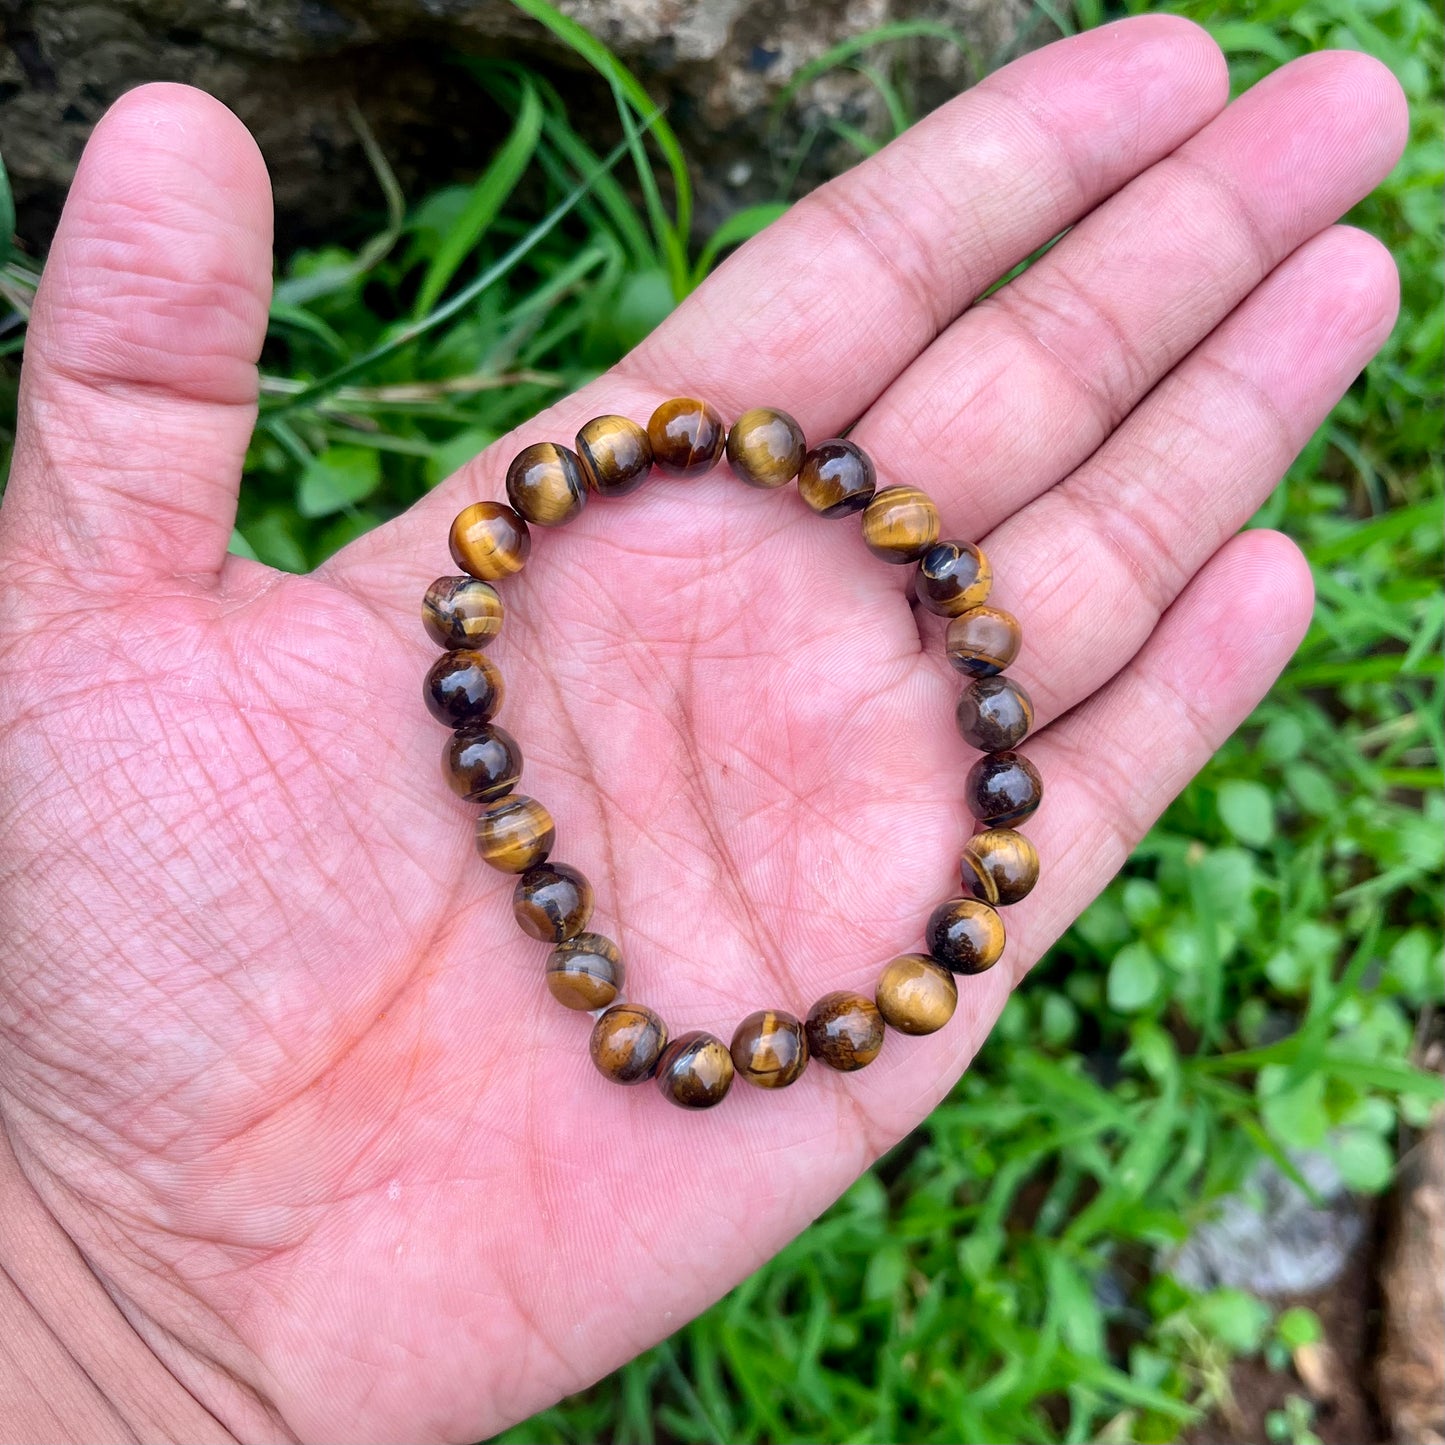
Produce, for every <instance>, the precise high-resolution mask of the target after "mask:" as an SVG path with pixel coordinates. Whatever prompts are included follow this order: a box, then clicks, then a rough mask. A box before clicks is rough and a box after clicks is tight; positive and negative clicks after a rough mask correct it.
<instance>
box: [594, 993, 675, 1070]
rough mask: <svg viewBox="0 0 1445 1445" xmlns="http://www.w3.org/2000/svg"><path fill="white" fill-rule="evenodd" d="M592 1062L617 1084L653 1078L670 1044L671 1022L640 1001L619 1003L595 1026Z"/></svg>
mask: <svg viewBox="0 0 1445 1445" xmlns="http://www.w3.org/2000/svg"><path fill="white" fill-rule="evenodd" d="M588 1047H589V1050H590V1052H591V1054H592V1062H593V1063H594V1064H596V1065H597V1067H598V1068H599V1069H600V1070H601V1071H602V1073H604V1074H605V1075H606V1076H607V1077H608V1078H609V1079H611V1080H612V1082H613V1083H614V1084H640V1083H641V1082H642V1081H643V1080H644V1079H650V1078H651V1077H652V1074H653V1070H655V1069H656V1068H657V1061H658V1059H660V1058H661V1057H662V1051H663V1049H664V1048H666V1047H667V1025H666V1024H665V1023H663V1021H662V1020H661V1019H660V1018H658V1016H657V1015H656V1014H655V1013H653V1011H652V1010H651V1009H650V1008H643V1006H642V1005H641V1004H640V1003H615V1004H613V1005H612V1007H611V1008H610V1009H608V1010H607V1012H606V1013H605V1014H603V1015H602V1016H601V1017H600V1018H599V1019H598V1020H597V1022H596V1023H595V1024H593V1025H592V1039H591V1042H590V1044H589V1046H588Z"/></svg>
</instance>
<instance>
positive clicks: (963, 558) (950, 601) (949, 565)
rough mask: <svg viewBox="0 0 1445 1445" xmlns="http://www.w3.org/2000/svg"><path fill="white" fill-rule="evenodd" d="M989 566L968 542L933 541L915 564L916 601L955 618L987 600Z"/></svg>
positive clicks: (989, 575)
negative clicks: (916, 571)
mask: <svg viewBox="0 0 1445 1445" xmlns="http://www.w3.org/2000/svg"><path fill="white" fill-rule="evenodd" d="M992 586H993V568H992V567H990V566H989V564H988V558H987V557H985V556H984V555H983V553H982V552H980V551H979V550H978V548H977V547H975V546H974V545H973V543H972V542H937V543H935V544H934V545H933V546H932V547H930V548H929V549H928V551H926V552H925V553H924V554H923V556H922V558H921V559H920V560H919V563H918V575H917V578H916V587H917V591H918V600H919V601H920V602H921V603H922V604H923V605H924V606H925V607H926V608H927V609H928V610H929V611H930V612H936V613H937V614H938V615H939V616H940V617H957V616H958V615H959V613H960V612H967V611H968V610H969V608H971V607H977V606H978V605H979V603H981V602H985V601H987V600H988V590H989V588H990V587H992Z"/></svg>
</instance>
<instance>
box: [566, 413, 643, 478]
mask: <svg viewBox="0 0 1445 1445" xmlns="http://www.w3.org/2000/svg"><path fill="white" fill-rule="evenodd" d="M577 457H578V459H579V460H580V461H581V463H582V474H583V476H585V477H586V478H587V485H588V486H589V487H591V488H592V490H593V491H594V492H596V493H597V495H598V496H599V497H624V496H626V495H627V493H628V492H631V491H635V490H636V489H637V488H638V487H640V486H641V485H642V483H643V482H644V481H646V480H647V474H648V473H649V472H650V471H651V470H652V443H651V442H650V441H648V439H647V431H646V429H645V428H643V427H640V426H638V424H637V423H636V422H635V421H630V420H629V419H628V418H627V417H625V416H594V417H593V418H592V420H591V421H589V422H588V423H587V425H586V426H584V427H583V428H582V430H581V431H579V432H578V433H577Z"/></svg>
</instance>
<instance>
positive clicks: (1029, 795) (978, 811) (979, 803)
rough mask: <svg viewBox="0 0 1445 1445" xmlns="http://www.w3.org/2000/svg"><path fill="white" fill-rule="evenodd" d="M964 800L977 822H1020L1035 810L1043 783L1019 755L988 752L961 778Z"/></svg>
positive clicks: (1036, 772) (998, 825) (1034, 768)
mask: <svg viewBox="0 0 1445 1445" xmlns="http://www.w3.org/2000/svg"><path fill="white" fill-rule="evenodd" d="M963 788H964V801H965V802H966V803H967V804H968V810H969V812H970V813H972V814H973V816H974V817H975V818H977V819H978V820H979V822H980V823H987V824H989V825H990V826H991V827H1002V826H1003V825H1005V824H1008V823H1021V822H1023V820H1024V819H1025V818H1028V817H1032V815H1033V814H1035V813H1037V812H1038V810H1039V803H1040V802H1041V801H1042V800H1043V796H1044V780H1043V779H1042V778H1041V777H1039V770H1038V769H1037V768H1036V767H1034V765H1033V764H1032V763H1031V762H1030V761H1029V760H1028V759H1027V758H1026V757H1024V755H1023V754H1022V753H988V754H986V755H985V756H984V757H981V758H980V759H979V760H978V761H977V762H976V763H975V764H974V765H973V766H972V767H971V768H970V769H969V770H968V777H967V778H965V779H964V784H963Z"/></svg>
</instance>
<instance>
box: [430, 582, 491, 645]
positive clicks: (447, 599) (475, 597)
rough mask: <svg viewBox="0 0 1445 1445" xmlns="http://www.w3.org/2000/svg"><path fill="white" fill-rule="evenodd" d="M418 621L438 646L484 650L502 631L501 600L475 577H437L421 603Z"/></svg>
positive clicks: (489, 587)
mask: <svg viewBox="0 0 1445 1445" xmlns="http://www.w3.org/2000/svg"><path fill="white" fill-rule="evenodd" d="M421 621H422V626H423V627H425V628H426V631H427V636H428V637H430V638H431V640H432V641H433V642H435V643H436V644H437V646H438V647H472V648H478V647H485V646H486V645H487V644H488V643H489V642H490V641H491V640H492V639H493V638H494V637H495V636H496V635H497V634H498V633H499V632H500V631H501V630H502V599H501V598H500V597H498V596H497V589H496V588H495V587H492V586H489V585H488V584H487V583H485V582H479V581H478V580H477V579H476V578H475V577H438V578H437V580H436V581H435V582H433V583H432V585H431V586H430V587H428V588H427V589H426V596H425V597H423V598H422V600H421Z"/></svg>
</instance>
